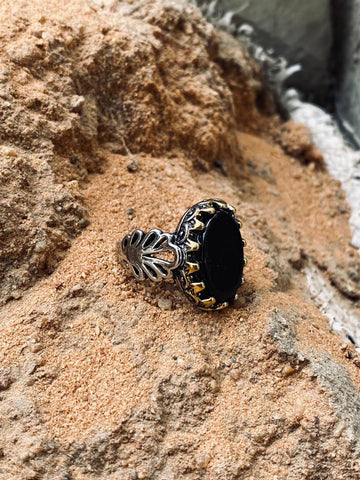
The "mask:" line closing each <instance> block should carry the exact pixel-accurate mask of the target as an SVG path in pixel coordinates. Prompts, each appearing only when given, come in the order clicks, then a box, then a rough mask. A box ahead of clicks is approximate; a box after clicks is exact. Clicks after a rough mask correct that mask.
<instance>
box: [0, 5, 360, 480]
mask: <svg viewBox="0 0 360 480" xmlns="http://www.w3.org/2000/svg"><path fill="white" fill-rule="evenodd" d="M60 6H61V8H60ZM0 15H1V18H2V19H6V22H4V21H3V22H2V26H1V29H0V35H1V43H0V45H1V48H0V80H1V84H0V107H1V112H2V114H3V121H2V123H1V126H0V138H1V143H2V145H1V149H0V182H1V184H0V191H1V203H0V222H1V230H0V249H1V264H0V278H1V290H0V296H1V300H2V304H1V307H0V321H1V331H2V336H1V339H0V433H1V434H0V478H4V479H6V480H10V479H11V480H15V479H16V480H17V479H29V480H30V479H44V480H50V479H53V478H56V479H62V480H65V479H71V480H85V479H91V480H92V479H94V480H95V479H99V478H101V479H110V480H118V479H121V480H122V479H132V480H134V479H135V480H136V479H158V480H160V479H164V480H165V479H166V480H171V479H189V480H195V479H199V478H204V479H224V480H225V479H226V480H235V479H247V480H250V479H253V480H255V479H256V480H257V479H266V480H267V479H275V478H277V479H285V478H286V479H291V480H297V479H299V480H300V479H304V478H308V479H336V480H338V479H354V480H355V479H357V478H358V477H359V475H360V466H359V452H360V444H359V435H360V421H359V414H358V412H359V411H360V394H359V388H360V379H359V368H360V356H359V354H358V353H357V352H356V351H355V349H354V348H353V346H352V345H351V343H350V342H349V343H345V342H344V341H343V340H341V338H340V337H339V336H338V335H337V334H335V333H334V332H332V331H331V330H330V328H329V323H328V319H327V318H326V317H324V316H322V315H321V314H320V313H319V311H318V309H317V308H316V307H315V305H314V303H313V301H312V299H311V297H310V294H309V292H308V288H307V284H306V278H305V273H304V268H305V267H306V265H308V264H309V263H310V262H311V263H312V264H315V265H317V266H318V267H319V268H320V269H321V271H322V272H323V274H324V275H325V276H326V277H327V278H329V279H331V281H332V282H333V284H334V286H335V287H336V288H337V289H338V291H339V293H340V294H341V295H343V296H344V297H346V298H347V299H348V300H349V301H351V302H352V303H353V306H354V309H356V308H357V309H358V302H359V299H360V281H359V257H358V254H357V252H356V250H355V249H354V248H352V247H351V246H350V238H351V236H350V231H349V226H348V220H349V214H348V207H347V205H346V203H345V200H344V195H343V192H342V191H341V189H340V187H339V184H338V183H337V182H335V181H334V180H332V179H331V178H330V177H329V175H328V174H327V173H326V171H324V169H323V167H322V158H321V154H320V153H319V152H318V151H317V150H316V149H315V148H314V147H313V146H312V145H311V142H310V140H309V138H308V134H307V132H306V130H305V129H304V128H303V127H301V126H298V125H295V124H293V123H292V122H286V123H282V122H281V120H280V118H279V117H278V116H277V115H276V112H275V106H274V104H273V102H272V99H271V95H270V93H269V92H268V91H267V89H266V87H265V86H264V85H263V83H262V79H261V74H260V72H259V69H258V67H257V66H256V64H255V63H254V62H253V61H252V60H251V59H250V58H249V56H248V54H247V52H246V51H245V49H244V48H243V47H242V46H241V45H240V44H239V43H237V42H236V41H235V40H234V39H232V38H230V37H228V36H227V35H225V34H220V33H217V32H216V31H215V30H214V29H213V27H212V26H211V25H209V24H208V23H206V22H205V21H204V20H203V19H202V18H201V16H200V13H199V12H198V10H196V8H194V7H192V6H190V5H187V4H185V3H181V2H168V1H162V2H160V1H156V0H154V1H150V2H149V1H145V0H144V1H139V2H105V7H104V8H100V7H98V3H97V2H89V3H85V2H81V1H80V0H78V1H75V2H67V1H65V2H62V3H61V5H59V2H55V1H50V2H46V6H44V5H43V2H40V1H38V2H36V1H35V0H32V1H31V2H24V3H22V2H15V5H13V4H12V3H10V2H7V1H5V2H3V3H2V4H1V6H0ZM210 197H219V198H223V199H225V200H226V201H227V202H229V203H230V204H232V205H234V206H235V207H236V209H237V212H238V216H239V217H240V218H241V219H242V220H243V223H244V227H243V230H242V231H243V234H244V237H245V238H246V240H247V242H248V246H247V247H246V256H247V257H248V261H249V263H248V267H247V268H246V270H245V278H246V283H245V285H244V286H243V287H242V288H241V289H240V290H239V294H240V295H239V299H238V300H237V302H236V304H235V305H234V306H233V307H230V308H229V309H227V310H225V311H222V312H215V313H210V314H209V313H206V312H200V311H197V310H196V309H195V308H194V307H192V306H191V305H190V304H189V303H188V302H187V301H186V299H185V298H184V297H183V295H182V294H181V292H179V291H178V290H177V289H176V287H175V286H174V284H173V283H172V282H164V283H163V284H161V285H151V284H150V283H137V282H135V280H134V279H132V278H131V277H129V276H128V275H127V274H126V272H125V271H124V270H123V269H122V266H121V264H119V262H118V251H117V242H118V241H119V239H121V238H122V236H123V235H125V234H126V233H128V232H129V231H131V230H132V229H134V228H143V229H144V230H146V229H149V228H152V227H159V228H162V229H164V230H166V231H173V230H174V229H175V228H176V225H177V222H178V220H179V219H180V217H181V215H182V214H183V212H184V211H185V210H186V208H188V207H189V206H190V205H192V204H194V203H196V202H198V201H200V200H201V199H203V198H210Z"/></svg>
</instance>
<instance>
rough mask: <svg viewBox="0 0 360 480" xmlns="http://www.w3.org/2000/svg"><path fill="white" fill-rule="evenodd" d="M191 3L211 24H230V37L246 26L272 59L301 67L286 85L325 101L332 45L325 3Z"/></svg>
mask: <svg viewBox="0 0 360 480" xmlns="http://www.w3.org/2000/svg"><path fill="white" fill-rule="evenodd" d="M193 3H196V4H197V5H200V6H201V8H202V10H203V12H205V15H206V16H207V17H208V19H209V20H211V21H213V23H214V20H215V23H216V24H218V23H219V21H220V23H222V24H223V26H224V27H225V26H226V25H225V24H226V23H227V24H228V25H229V24H230V26H229V30H230V33H235V30H234V28H235V27H234V25H235V26H239V25H241V24H244V23H247V24H250V25H251V26H252V27H254V34H255V37H256V38H255V40H256V42H257V43H258V44H259V45H261V46H262V47H264V48H268V49H272V50H273V51H274V55H275V56H283V57H285V58H286V59H287V60H288V62H289V64H297V63H299V64H301V66H302V70H301V71H299V72H297V73H295V74H294V75H292V77H291V79H289V81H288V84H289V85H291V86H294V87H297V88H299V89H300V90H301V91H303V92H304V93H306V95H307V97H308V99H310V100H312V101H314V102H316V103H320V104H322V103H324V102H325V101H326V99H327V92H328V87H329V73H328V63H329V58H330V51H331V45H332V28H331V6H330V2H329V0H317V1H316V2H298V1H297V0H266V1H265V0H263V1H260V0H257V1H254V0H218V1H201V0H200V1H199V0H197V1H194V2H193ZM230 12H234V14H233V15H231V14H230ZM221 16H222V18H221V19H219V17H221Z"/></svg>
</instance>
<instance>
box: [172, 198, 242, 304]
mask: <svg viewBox="0 0 360 480" xmlns="http://www.w3.org/2000/svg"><path fill="white" fill-rule="evenodd" d="M218 212H225V213H227V215H228V217H231V219H232V220H233V221H234V222H235V223H236V225H237V228H239V229H240V227H241V222H240V220H238V219H237V218H236V217H235V208H234V207H232V206H231V205H229V204H227V203H226V202H224V201H223V200H220V199H209V200H204V201H202V202H199V203H198V204H196V205H194V206H193V207H191V208H190V209H189V210H187V212H185V214H184V216H183V218H182V219H181V220H180V222H179V225H178V228H177V230H176V235H177V236H178V238H179V239H180V241H181V244H180V245H179V246H180V247H181V245H184V247H185V250H186V254H185V262H184V268H179V269H178V270H176V271H175V272H174V274H175V277H176V279H177V281H178V284H179V286H180V287H181V289H182V290H183V291H184V293H185V295H186V296H187V297H188V298H189V299H190V300H191V301H193V302H194V303H195V304H196V306H197V307H198V308H200V309H201V310H205V311H214V310H222V309H224V308H226V307H227V306H229V303H230V302H231V301H233V300H234V298H235V295H236V292H235V293H234V295H233V297H232V298H231V299H229V301H228V300H227V299H226V301H225V300H218V299H217V298H215V296H214V295H209V292H211V288H210V289H209V285H208V284H207V282H206V280H205V279H204V272H203V271H202V269H203V268H204V265H203V262H204V259H203V256H204V252H203V242H204V238H205V234H206V229H207V226H208V225H209V224H210V221H211V219H212V218H213V217H214V216H215V215H216V214H217V213H218ZM240 239H241V247H242V248H243V247H244V246H245V244H246V242H245V241H243V239H242V237H241V234H240ZM201 258H202V259H203V260H202V261H199V259H201ZM241 258H242V264H243V265H245V263H246V260H245V259H244V256H243V253H242V255H241ZM241 269H242V267H241ZM242 283H243V277H241V281H240V282H239V283H238V284H242Z"/></svg>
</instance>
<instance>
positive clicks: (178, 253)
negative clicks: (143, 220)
mask: <svg viewBox="0 0 360 480" xmlns="http://www.w3.org/2000/svg"><path fill="white" fill-rule="evenodd" d="M174 240H175V238H174V235H173V234H170V233H167V232H163V231H162V230H160V229H158V228H153V229H151V230H150V231H149V232H148V233H145V232H143V231H142V230H139V229H136V230H134V231H133V232H132V233H131V234H129V235H126V236H125V237H124V238H123V240H122V242H121V250H122V255H123V263H124V265H125V267H126V268H127V269H128V270H129V271H130V272H131V273H132V274H133V275H134V276H135V278H137V280H146V279H150V280H152V281H154V282H160V281H161V280H163V279H165V278H171V277H172V275H173V270H175V269H177V268H179V267H180V266H181V265H182V262H183V252H182V249H181V248H180V247H179V246H178V245H177V244H176V243H175V241H174ZM169 252H170V253H171V255H172V257H173V260H167V259H166V258H161V255H164V256H165V257H166V253H169Z"/></svg>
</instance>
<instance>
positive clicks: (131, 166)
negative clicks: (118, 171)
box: [127, 157, 139, 173]
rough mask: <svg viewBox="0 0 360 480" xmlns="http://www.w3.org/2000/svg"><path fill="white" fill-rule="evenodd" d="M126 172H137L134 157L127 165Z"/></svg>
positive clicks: (137, 166) (137, 165)
mask: <svg viewBox="0 0 360 480" xmlns="http://www.w3.org/2000/svg"><path fill="white" fill-rule="evenodd" d="M127 169H128V172H130V173H135V172H137V171H138V170H139V162H138V159H137V158H136V157H134V158H133V159H132V160H131V162H130V163H128V165H127Z"/></svg>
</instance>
